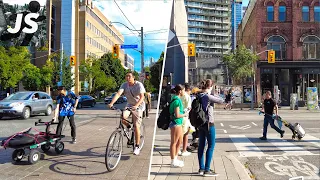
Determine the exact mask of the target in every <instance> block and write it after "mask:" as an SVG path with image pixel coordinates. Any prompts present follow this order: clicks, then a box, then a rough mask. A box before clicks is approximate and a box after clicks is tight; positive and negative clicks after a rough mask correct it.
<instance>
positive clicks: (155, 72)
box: [150, 52, 164, 92]
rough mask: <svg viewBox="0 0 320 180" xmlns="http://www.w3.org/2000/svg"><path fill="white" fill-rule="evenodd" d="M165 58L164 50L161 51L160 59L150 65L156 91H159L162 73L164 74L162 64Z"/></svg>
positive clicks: (151, 80)
mask: <svg viewBox="0 0 320 180" xmlns="http://www.w3.org/2000/svg"><path fill="white" fill-rule="evenodd" d="M163 58H164V52H162V53H161V55H160V57H159V60H158V61H157V62H156V63H155V64H154V65H153V66H151V67H150V76H151V77H150V83H151V84H152V86H153V87H154V88H155V91H156V92H158V91H159V86H160V81H161V74H162V66H163Z"/></svg>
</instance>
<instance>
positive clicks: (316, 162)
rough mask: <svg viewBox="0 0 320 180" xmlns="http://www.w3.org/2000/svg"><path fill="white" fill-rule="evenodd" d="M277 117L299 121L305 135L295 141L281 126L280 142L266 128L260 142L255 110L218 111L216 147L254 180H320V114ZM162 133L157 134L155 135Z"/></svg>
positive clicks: (292, 113) (290, 113)
mask: <svg viewBox="0 0 320 180" xmlns="http://www.w3.org/2000/svg"><path fill="white" fill-rule="evenodd" d="M280 115H281V117H282V118H283V119H284V120H287V121H288V122H290V123H293V124H294V123H296V122H299V123H300V124H301V125H302V127H303V128H304V130H305V131H306V136H305V137H304V138H303V139H302V140H301V141H297V140H295V141H294V140H292V139H291V136H292V133H291V131H290V130H289V129H288V128H287V127H285V126H284V125H283V127H282V129H283V130H285V131H286V133H285V135H284V138H283V139H281V138H280V135H279V134H278V133H277V132H276V131H275V130H274V129H272V128H271V127H270V126H269V127H268V140H267V141H262V140H260V139H259V137H261V136H262V127H263V115H260V116H259V115H258V112H257V111H218V112H216V115H215V126H216V147H218V146H219V149H223V150H224V151H225V152H228V153H230V154H233V155H234V156H235V157H237V159H238V160H239V161H240V162H241V163H242V164H243V165H245V166H246V167H247V169H248V170H249V171H250V172H251V173H252V174H253V177H255V179H256V180H271V179H272V180H288V179H290V178H292V177H298V176H303V177H304V179H312V180H316V179H320V174H319V168H320V123H319V120H320V116H319V115H320V113H314V112H313V113H308V112H306V111H280ZM275 124H276V125H277V123H275ZM165 134H167V132H165V131H162V130H158V131H157V135H165ZM189 138H191V136H190V137H189Z"/></svg>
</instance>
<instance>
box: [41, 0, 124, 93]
mask: <svg viewBox="0 0 320 180" xmlns="http://www.w3.org/2000/svg"><path fill="white" fill-rule="evenodd" d="M50 4H51V5H50ZM75 6H76V4H75V2H74V1H71V0H66V1H61V0H47V7H48V10H47V13H48V16H47V17H51V23H48V28H47V29H48V32H50V33H48V35H49V34H50V36H48V39H49V42H50V46H49V48H50V50H49V51H50V52H55V51H60V50H62V49H63V52H64V54H65V55H66V56H68V57H69V56H70V55H76V56H77V61H81V60H84V59H87V58H89V57H95V58H99V57H101V56H102V55H103V54H105V53H108V52H112V46H113V45H115V44H123V43H124V37H123V36H122V35H121V33H120V32H119V31H118V30H117V29H116V28H115V27H114V26H111V25H110V21H109V20H108V19H107V18H106V17H105V16H104V15H103V14H102V12H101V11H100V10H99V9H98V8H96V7H94V5H93V4H92V1H91V0H86V1H82V2H81V3H80V4H79V16H77V14H76V11H75ZM50 15H51V16H50ZM77 19H78V22H79V24H77V21H76V20H77ZM77 26H78V27H79V29H76V27H77ZM77 31H78V32H79V37H78V38H76V37H77V36H76V32H77ZM77 44H79V50H77V47H76V46H77ZM62 45H63V47H62ZM77 51H78V52H77ZM119 59H120V61H121V63H122V65H123V66H124V51H123V50H122V49H121V50H120V57H119ZM42 64H43V63H42ZM73 72H74V73H75V71H74V70H73ZM79 77H80V82H79V87H78V88H79V89H81V87H80V84H87V83H85V82H84V78H83V77H82V76H81V75H80V76H79ZM82 89H87V87H86V88H82Z"/></svg>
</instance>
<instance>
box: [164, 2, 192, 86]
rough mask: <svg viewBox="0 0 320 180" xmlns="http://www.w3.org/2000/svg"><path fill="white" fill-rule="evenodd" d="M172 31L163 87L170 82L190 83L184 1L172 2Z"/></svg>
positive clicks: (168, 45)
mask: <svg viewBox="0 0 320 180" xmlns="http://www.w3.org/2000/svg"><path fill="white" fill-rule="evenodd" d="M170 31H171V32H170V33H171V34H174V36H172V37H173V38H172V39H168V44H167V49H166V51H167V52H166V57H165V68H164V74H163V81H162V83H163V86H166V85H167V84H168V83H169V82H170V83H171V84H184V83H186V82H188V54H187V50H188V25H187V13H186V8H185V5H184V2H183V1H180V0H173V2H172V10H171V20H170ZM169 37H170V36H169Z"/></svg>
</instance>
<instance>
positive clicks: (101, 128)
mask: <svg viewBox="0 0 320 180" xmlns="http://www.w3.org/2000/svg"><path fill="white" fill-rule="evenodd" d="M106 127H108V126H105V127H102V128H100V129H98V130H99V131H101V130H102V129H104V128H106Z"/></svg>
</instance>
